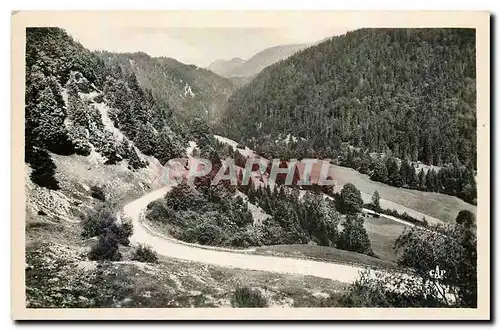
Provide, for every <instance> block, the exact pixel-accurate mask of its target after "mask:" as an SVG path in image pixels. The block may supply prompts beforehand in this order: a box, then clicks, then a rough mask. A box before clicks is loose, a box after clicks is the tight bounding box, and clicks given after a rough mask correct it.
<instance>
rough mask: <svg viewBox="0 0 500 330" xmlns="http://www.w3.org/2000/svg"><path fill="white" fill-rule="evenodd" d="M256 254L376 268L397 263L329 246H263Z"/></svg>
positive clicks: (387, 266) (389, 266) (393, 266)
mask: <svg viewBox="0 0 500 330" xmlns="http://www.w3.org/2000/svg"><path fill="white" fill-rule="evenodd" d="M256 253H258V254H267V255H274V256H280V257H292V258H300V259H311V260H318V261H326V262H333V263H343V264H354V265H360V266H370V267H376V268H395V267H397V266H396V264H395V263H393V262H391V261H387V260H382V259H378V258H375V257H371V256H368V255H365V254H361V253H356V252H351V251H345V250H340V249H336V248H333V247H328V246H318V245H307V244H286V245H271V246H261V247H257V248H256Z"/></svg>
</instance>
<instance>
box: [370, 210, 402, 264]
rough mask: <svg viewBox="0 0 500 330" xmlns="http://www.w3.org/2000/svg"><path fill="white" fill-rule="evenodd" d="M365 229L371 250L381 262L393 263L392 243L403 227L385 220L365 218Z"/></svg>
mask: <svg viewBox="0 0 500 330" xmlns="http://www.w3.org/2000/svg"><path fill="white" fill-rule="evenodd" d="M364 225H365V228H366V231H367V233H368V236H369V237H370V241H371V243H372V249H373V252H375V254H377V255H378V256H379V257H380V258H381V259H382V260H385V261H387V262H395V261H396V259H397V258H396V255H395V254H394V249H393V247H394V243H395V242H396V239H397V238H398V237H399V235H401V233H402V232H403V231H404V229H405V227H406V226H405V225H403V224H401V223H398V222H395V221H392V220H390V219H385V218H382V217H380V218H374V217H371V216H368V217H365V223H364Z"/></svg>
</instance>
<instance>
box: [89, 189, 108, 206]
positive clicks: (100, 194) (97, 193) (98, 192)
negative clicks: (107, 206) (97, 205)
mask: <svg viewBox="0 0 500 330" xmlns="http://www.w3.org/2000/svg"><path fill="white" fill-rule="evenodd" d="M90 195H91V196H92V197H93V198H95V199H98V200H100V201H103V202H104V201H106V195H105V194H104V190H103V189H102V187H99V186H92V187H91V188H90Z"/></svg>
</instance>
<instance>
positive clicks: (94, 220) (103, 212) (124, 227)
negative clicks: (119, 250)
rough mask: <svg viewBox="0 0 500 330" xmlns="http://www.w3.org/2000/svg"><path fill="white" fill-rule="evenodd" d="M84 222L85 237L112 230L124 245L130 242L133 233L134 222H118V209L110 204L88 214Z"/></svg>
mask: <svg viewBox="0 0 500 330" xmlns="http://www.w3.org/2000/svg"><path fill="white" fill-rule="evenodd" d="M82 224H83V231H82V236H83V237H85V238H89V237H94V236H99V235H102V234H105V233H107V232H112V233H113V234H114V235H115V237H116V239H117V240H118V242H119V243H120V244H122V245H128V244H129V237H130V236H132V233H133V226H132V223H130V222H127V221H122V223H121V224H118V223H117V222H116V211H115V209H114V208H113V207H112V206H110V205H104V206H102V207H100V208H98V209H97V210H96V211H94V212H92V213H90V214H89V215H87V216H86V217H85V218H84V219H83V221H82Z"/></svg>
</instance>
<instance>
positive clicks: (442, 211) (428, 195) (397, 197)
mask: <svg viewBox="0 0 500 330" xmlns="http://www.w3.org/2000/svg"><path fill="white" fill-rule="evenodd" d="M329 174H330V176H331V177H332V178H333V180H335V181H336V183H337V184H336V186H335V190H337V191H339V190H340V189H342V187H343V186H344V185H345V184H346V183H348V182H350V183H352V184H354V185H355V186H356V187H357V188H358V189H359V190H360V191H361V195H362V197H363V200H364V201H365V203H367V202H370V200H371V196H372V194H373V192H374V191H375V190H378V192H379V193H380V206H381V207H382V208H386V209H396V210H397V211H398V212H400V213H402V212H406V213H408V214H409V215H411V216H413V217H415V218H417V219H422V217H423V216H425V217H426V219H427V221H429V223H430V224H432V223H436V221H437V222H439V221H438V220H437V219H439V220H442V221H445V222H452V221H454V220H455V218H456V217H457V214H458V212H460V211H461V210H469V211H471V212H473V213H474V214H476V206H474V205H472V204H469V203H466V202H464V201H463V200H461V199H459V198H458V197H454V196H448V195H445V194H438V193H434V192H425V191H419V190H410V189H403V188H396V187H391V186H389V185H386V184H384V183H381V182H375V181H372V180H370V178H369V177H368V175H366V174H361V173H359V172H357V171H355V170H353V169H351V168H347V167H342V166H337V165H331V167H330V172H329ZM433 218H436V219H433Z"/></svg>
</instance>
